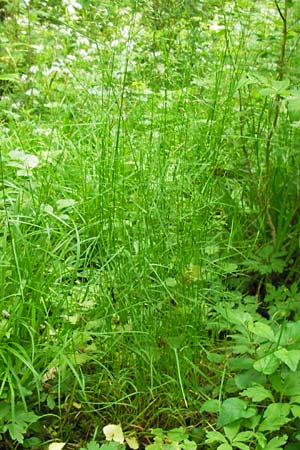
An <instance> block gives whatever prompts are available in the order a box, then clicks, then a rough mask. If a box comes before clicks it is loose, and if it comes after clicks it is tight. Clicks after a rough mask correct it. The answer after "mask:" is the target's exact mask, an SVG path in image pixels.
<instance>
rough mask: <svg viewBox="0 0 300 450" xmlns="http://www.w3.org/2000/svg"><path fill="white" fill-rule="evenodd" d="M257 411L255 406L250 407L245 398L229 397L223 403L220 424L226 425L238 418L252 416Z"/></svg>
mask: <svg viewBox="0 0 300 450" xmlns="http://www.w3.org/2000/svg"><path fill="white" fill-rule="evenodd" d="M255 413H256V410H255V408H248V404H247V402H245V401H244V400H241V399H239V398H237V397H233V398H228V399H227V400H225V401H224V402H223V403H222V405H221V408H220V415H219V419H218V424H219V425H220V426H225V425H228V424H230V423H232V422H234V421H236V420H239V419H244V418H245V419H246V418H248V417H252V416H253V415H255Z"/></svg>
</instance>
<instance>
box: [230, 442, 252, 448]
mask: <svg viewBox="0 0 300 450" xmlns="http://www.w3.org/2000/svg"><path fill="white" fill-rule="evenodd" d="M233 446H234V447H236V448H239V449H240V450H250V447H249V446H248V445H246V444H244V443H243V442H238V441H234V443H233Z"/></svg>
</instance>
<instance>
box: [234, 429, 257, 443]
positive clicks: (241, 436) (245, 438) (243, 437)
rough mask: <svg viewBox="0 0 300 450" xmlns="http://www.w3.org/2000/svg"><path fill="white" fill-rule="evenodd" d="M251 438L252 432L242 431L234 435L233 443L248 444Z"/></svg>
mask: <svg viewBox="0 0 300 450" xmlns="http://www.w3.org/2000/svg"><path fill="white" fill-rule="evenodd" d="M251 438H253V431H242V432H241V433H238V434H237V435H236V437H235V438H234V442H235V441H239V442H249V441H250V439H251Z"/></svg>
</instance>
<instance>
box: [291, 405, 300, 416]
mask: <svg viewBox="0 0 300 450" xmlns="http://www.w3.org/2000/svg"><path fill="white" fill-rule="evenodd" d="M291 413H292V414H293V416H294V417H298V418H300V405H291Z"/></svg>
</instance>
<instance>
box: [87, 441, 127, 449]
mask: <svg viewBox="0 0 300 450" xmlns="http://www.w3.org/2000/svg"><path fill="white" fill-rule="evenodd" d="M100 449H101V450H124V449H125V444H121V443H120V442H116V441H109V442H105V443H104V444H102V445H101V447H100ZM87 450H98V449H97V448H95V449H94V448H92V449H90V448H87Z"/></svg>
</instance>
